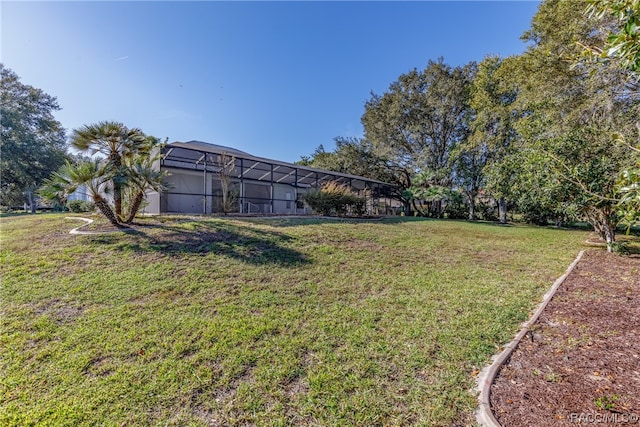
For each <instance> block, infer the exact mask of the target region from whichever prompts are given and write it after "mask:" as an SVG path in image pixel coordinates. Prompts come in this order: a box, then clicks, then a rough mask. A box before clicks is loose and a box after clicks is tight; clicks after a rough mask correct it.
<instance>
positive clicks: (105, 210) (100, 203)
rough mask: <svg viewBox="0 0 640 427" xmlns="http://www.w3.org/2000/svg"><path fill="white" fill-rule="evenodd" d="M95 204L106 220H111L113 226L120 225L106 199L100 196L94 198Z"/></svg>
mask: <svg viewBox="0 0 640 427" xmlns="http://www.w3.org/2000/svg"><path fill="white" fill-rule="evenodd" d="M93 203H95V204H96V207H97V208H98V210H99V211H100V212H101V213H102V215H104V216H105V218H107V219H108V220H109V222H110V223H111V224H112V225H115V226H116V227H118V226H119V225H120V224H119V223H118V218H117V217H116V215H115V214H114V213H113V211H112V210H111V206H109V204H108V203H107V201H106V200H105V199H103V198H102V197H99V196H98V197H96V196H94V198H93Z"/></svg>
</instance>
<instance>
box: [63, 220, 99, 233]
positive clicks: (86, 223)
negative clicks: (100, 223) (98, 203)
mask: <svg viewBox="0 0 640 427" xmlns="http://www.w3.org/2000/svg"><path fill="white" fill-rule="evenodd" d="M64 219H79V220H80V221H84V222H85V224H82V225H81V226H79V227H76V228H74V229H72V230H71V231H69V234H103V233H101V232H99V231H80V229H81V228H82V227H85V226H87V225H89V224H91V223H92V222H93V220H92V219H89V218H84V217H81V216H67V217H65V218H64Z"/></svg>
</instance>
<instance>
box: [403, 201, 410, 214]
mask: <svg viewBox="0 0 640 427" xmlns="http://www.w3.org/2000/svg"><path fill="white" fill-rule="evenodd" d="M403 205H404V216H411V201H409V200H405V201H404V203H403Z"/></svg>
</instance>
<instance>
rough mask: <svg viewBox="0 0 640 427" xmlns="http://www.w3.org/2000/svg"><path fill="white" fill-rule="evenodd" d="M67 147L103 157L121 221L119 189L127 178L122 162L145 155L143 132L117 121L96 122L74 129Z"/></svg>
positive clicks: (120, 194)
mask: <svg viewBox="0 0 640 427" xmlns="http://www.w3.org/2000/svg"><path fill="white" fill-rule="evenodd" d="M71 145H72V146H73V147H75V148H76V149H78V150H80V151H82V152H90V153H91V155H94V154H96V153H100V154H103V155H105V156H106V157H107V163H108V164H109V166H110V168H109V172H110V176H109V177H110V179H111V182H112V186H113V201H114V204H115V215H116V218H118V219H120V218H122V190H123V188H124V186H125V185H126V183H127V179H128V177H129V174H128V173H127V171H126V168H124V167H123V160H124V159H128V158H131V157H133V156H135V155H136V154H140V153H145V152H147V151H146V150H148V144H147V139H146V137H145V135H144V133H143V132H142V131H141V130H140V129H137V128H134V129H129V128H128V127H126V126H125V125H124V124H122V123H119V122H110V121H106V122H99V123H95V124H90V125H84V126H82V127H81V128H79V129H75V130H74V131H73V133H72V135H71ZM96 206H97V204H96Z"/></svg>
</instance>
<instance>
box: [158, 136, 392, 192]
mask: <svg viewBox="0 0 640 427" xmlns="http://www.w3.org/2000/svg"><path fill="white" fill-rule="evenodd" d="M224 154H226V155H229V156H232V157H233V158H234V162H235V168H234V170H233V171H232V173H231V174H232V175H235V176H237V177H238V178H244V179H253V180H258V181H270V180H272V179H273V181H274V182H276V183H282V184H289V185H294V186H297V187H316V186H319V185H321V184H322V183H324V182H327V181H338V182H342V183H349V184H350V185H352V186H353V187H355V188H358V189H364V188H368V187H371V184H377V186H378V187H379V186H385V187H392V185H391V184H388V183H385V182H382V181H377V180H375V179H369V178H365V177H362V176H357V175H350V174H346V173H340V172H334V171H329V170H324V169H318V168H312V167H308V166H301V165H296V164H293V163H288V162H282V161H279V160H273V159H267V158H264V157H258V156H254V155H251V154H249V153H246V152H244V151H241V150H237V149H235V148H231V147H225V146H223V145H217V144H210V143H206V142H202V141H188V142H179V141H176V142H172V143H169V144H167V145H166V146H165V148H164V158H163V165H164V166H166V167H178V168H183V169H192V170H194V169H195V170H205V168H206V170H207V171H211V172H217V171H219V170H220V167H219V162H220V155H224ZM216 165H218V166H216Z"/></svg>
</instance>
